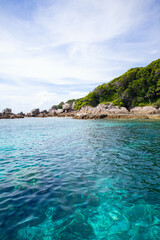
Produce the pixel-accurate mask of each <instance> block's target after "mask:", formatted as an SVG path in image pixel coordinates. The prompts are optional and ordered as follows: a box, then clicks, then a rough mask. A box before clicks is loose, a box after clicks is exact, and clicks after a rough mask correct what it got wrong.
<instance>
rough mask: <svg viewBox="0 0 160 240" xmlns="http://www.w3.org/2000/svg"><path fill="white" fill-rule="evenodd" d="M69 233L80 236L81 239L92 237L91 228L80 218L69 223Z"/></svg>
mask: <svg viewBox="0 0 160 240" xmlns="http://www.w3.org/2000/svg"><path fill="white" fill-rule="evenodd" d="M68 228H69V230H70V231H71V233H74V234H75V235H79V236H81V237H82V238H83V239H86V238H88V237H91V236H94V232H93V228H92V226H91V225H90V224H89V223H88V222H87V221H85V220H82V219H81V218H80V219H79V218H75V219H73V220H72V221H71V223H70V224H69V226H68Z"/></svg>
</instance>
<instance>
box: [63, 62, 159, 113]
mask: <svg viewBox="0 0 160 240" xmlns="http://www.w3.org/2000/svg"><path fill="white" fill-rule="evenodd" d="M71 101H72V100H69V101H68V102H71ZM74 101H75V107H74V109H75V110H76V109H80V108H81V107H82V106H84V105H90V106H97V105H98V104H99V103H109V102H112V103H113V104H114V105H118V106H124V107H126V108H128V109H129V108H131V107H135V106H145V105H154V106H155V107H160V59H158V60H156V61H153V62H152V63H151V64H149V65H148V66H146V67H138V68H131V69H130V70H128V71H127V72H126V73H124V74H123V75H121V76H120V77H117V78H115V79H113V80H112V81H111V82H109V83H107V84H102V85H100V86H98V87H97V88H95V89H94V90H93V91H92V92H90V93H89V94H88V95H87V96H85V97H83V98H80V99H77V100H74Z"/></svg>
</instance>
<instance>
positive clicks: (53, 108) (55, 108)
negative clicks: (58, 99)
mask: <svg viewBox="0 0 160 240" xmlns="http://www.w3.org/2000/svg"><path fill="white" fill-rule="evenodd" d="M55 110H57V107H56V106H55V105H53V106H52V107H51V108H50V109H49V110H48V112H49V113H50V112H53V111H55Z"/></svg>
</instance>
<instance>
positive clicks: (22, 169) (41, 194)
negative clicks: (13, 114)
mask: <svg viewBox="0 0 160 240" xmlns="http://www.w3.org/2000/svg"><path fill="white" fill-rule="evenodd" d="M0 236H1V237H0V239H3V240H32V239H33V240H81V239H83V240H85V239H92V240H99V239H100V240H143V239H144V240H158V239H160V122H156V121H153V122H152V121H124V120H123V121H107V120H96V121H94V120H87V121H85V120H73V119H67V118H46V119H36V118H31V119H15V120H1V121H0Z"/></svg>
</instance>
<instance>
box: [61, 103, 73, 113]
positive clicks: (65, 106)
mask: <svg viewBox="0 0 160 240" xmlns="http://www.w3.org/2000/svg"><path fill="white" fill-rule="evenodd" d="M62 109H63V111H65V112H68V111H69V110H71V109H72V107H71V105H70V104H69V103H65V104H63V105H62Z"/></svg>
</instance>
